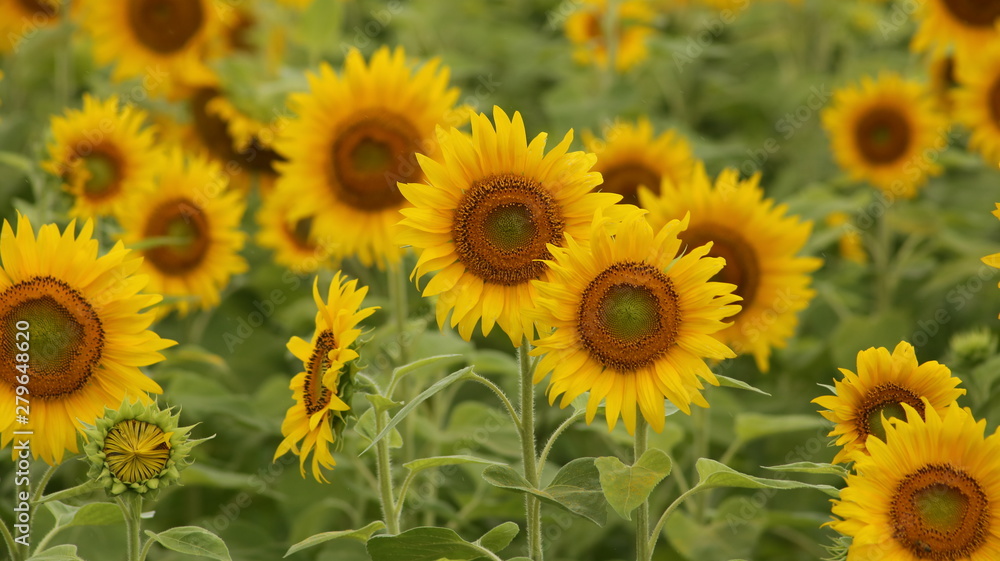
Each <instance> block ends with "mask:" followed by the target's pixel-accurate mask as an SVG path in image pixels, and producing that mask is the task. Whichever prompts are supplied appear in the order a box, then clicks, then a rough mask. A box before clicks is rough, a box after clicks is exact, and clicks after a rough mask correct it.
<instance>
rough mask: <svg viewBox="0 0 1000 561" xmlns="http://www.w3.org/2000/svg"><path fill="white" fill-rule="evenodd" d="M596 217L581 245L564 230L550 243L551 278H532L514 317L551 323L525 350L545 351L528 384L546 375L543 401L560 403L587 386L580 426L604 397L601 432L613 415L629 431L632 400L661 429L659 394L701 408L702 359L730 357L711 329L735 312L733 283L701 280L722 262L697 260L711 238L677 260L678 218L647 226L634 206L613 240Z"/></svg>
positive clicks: (711, 379) (705, 370) (708, 377)
mask: <svg viewBox="0 0 1000 561" xmlns="http://www.w3.org/2000/svg"><path fill="white" fill-rule="evenodd" d="M604 222H605V221H604V220H601V219H597V220H595V221H594V223H593V225H592V228H593V230H592V231H591V234H590V236H589V237H590V244H589V246H587V245H581V244H580V243H579V242H578V241H577V240H576V239H575V238H574V237H573V236H572V235H566V240H567V243H566V246H565V247H556V246H550V251H551V252H552V259H551V260H549V261H548V265H549V267H550V268H551V270H552V276H551V277H549V279H547V280H544V281H535V282H533V283H532V284H533V285H534V286H535V288H536V289H537V290H538V298H537V300H536V303H537V306H536V307H526V308H525V310H526V311H525V312H522V313H528V314H531V315H533V316H535V317H538V318H539V321H540V322H541V323H543V324H545V325H551V326H553V327H554V328H555V330H554V331H553V332H551V333H545V334H541V335H540V337H539V339H538V341H536V342H535V345H536V347H535V348H534V349H532V351H531V353H532V354H534V355H541V354H544V355H545V356H544V357H543V358H542V359H541V360H540V361H539V363H538V366H537V369H536V371H535V379H534V382H535V383H536V384H537V383H539V382H541V381H542V380H543V379H544V378H545V376H547V375H548V374H549V373H551V374H552V377H551V379H550V380H549V386H548V389H547V390H546V392H547V393H548V396H549V402H550V403H554V402H555V400H556V398H557V397H559V396H562V401H561V402H560V406H561V407H566V406H567V405H569V403H571V402H572V401H573V400H574V399H576V398H577V397H579V396H580V395H582V394H583V393H584V392H590V397H589V399H588V400H587V416H586V419H587V423H590V422H591V421H593V419H594V416H595V415H596V414H597V409H598V407H599V406H600V404H601V402H602V401H604V403H605V415H606V417H607V421H608V425H609V426H610V428H611V429H613V428H614V427H615V424H616V423H617V422H618V417H619V415H621V417H622V419H623V421H624V422H625V428H626V429H627V430H628V432H629V434H634V432H635V423H636V406H637V405H638V409H639V411H640V412H641V413H642V416H643V417H644V418H645V419H646V420H647V421H648V422H649V424H650V426H651V427H653V429H654V430H656V431H657V432H660V431H662V430H663V421H664V418H665V417H666V415H665V409H664V399H669V400H670V401H671V403H673V404H674V405H676V406H677V407H678V408H679V409H681V410H682V411H684V412H685V413H690V412H691V404H692V403H693V404H695V405H698V406H701V407H708V402H707V401H705V398H704V396H702V395H701V392H700V390H701V389H703V388H704V386H703V384H702V380H705V381H707V382H708V383H710V384H713V385H718V380H717V379H716V377H715V375H714V374H712V371H711V370H710V369H709V367H708V365H707V364H705V359H706V358H708V359H714V360H721V359H724V358H730V357H734V356H736V354H735V353H734V352H733V351H732V350H730V349H729V348H728V347H727V346H726V345H725V344H723V343H721V342H720V341H719V340H718V339H717V338H716V337H714V334H715V333H717V332H718V331H720V330H722V329H724V328H725V327H726V325H727V324H726V323H725V322H724V320H725V319H726V318H727V317H730V316H732V315H733V314H735V313H737V312H738V311H739V309H740V307H739V306H738V305H734V304H733V302H736V301H738V300H739V297H738V296H736V295H735V294H734V293H733V289H734V288H736V287H735V286H734V285H731V284H726V283H720V282H711V281H710V280H709V279H710V278H712V277H713V276H714V275H716V274H717V273H718V272H719V270H720V269H722V266H723V264H724V263H725V261H724V260H723V259H720V258H714V257H706V255H707V254H708V253H709V250H710V249H711V247H712V244H711V242H709V243H706V244H705V245H702V246H699V247H690V248H689V249H688V251H687V253H685V254H684V255H683V256H680V257H678V255H679V253H680V251H681V249H682V248H681V244H682V242H681V239H680V238H678V234H680V233H681V232H682V231H683V230H684V229H685V228H687V226H688V219H687V217H684V219H683V220H672V221H670V222H669V223H667V224H666V225H665V226H663V227H662V228H660V229H659V230H658V231H656V232H654V230H653V228H652V226H650V225H649V223H648V221H647V220H646V219H645V218H644V217H643V216H642V214H641V213H640V212H635V213H632V214H631V215H629V216H627V217H626V218H625V219H624V220H623V221H622V222H621V224H620V225H619V226H617V228H616V233H615V235H614V236H611V235H610V233H609V231H608V230H607V228H606V225H605V223H604ZM675 260H676V261H675Z"/></svg>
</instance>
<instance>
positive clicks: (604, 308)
mask: <svg viewBox="0 0 1000 561" xmlns="http://www.w3.org/2000/svg"><path fill="white" fill-rule="evenodd" d="M658 308H659V303H658V302H657V301H656V296H654V295H653V292H652V291H651V290H650V289H648V288H646V287H645V286H635V285H629V284H619V285H616V286H612V287H610V288H609V289H608V291H607V292H606V293H605V294H604V298H603V299H602V300H601V302H600V304H598V316H599V317H600V322H601V326H602V327H603V328H604V329H606V330H607V331H608V333H609V334H610V335H611V336H612V337H614V338H616V339H620V340H622V341H628V342H634V341H639V340H642V339H645V338H647V337H650V336H652V335H653V334H654V333H655V332H656V330H657V329H658V328H659V327H660V317H659V313H658Z"/></svg>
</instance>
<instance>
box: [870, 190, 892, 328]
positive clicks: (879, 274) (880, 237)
mask: <svg viewBox="0 0 1000 561" xmlns="http://www.w3.org/2000/svg"><path fill="white" fill-rule="evenodd" d="M889 210H890V209H889V208H886V210H885V213H883V214H882V216H881V217H880V218H879V219H878V225H877V226H876V236H877V239H876V241H875V251H873V252H872V261H873V264H874V265H875V283H876V284H875V290H876V292H875V309H876V310H877V311H878V312H879V313H883V312H886V311H888V310H889V305H890V303H891V302H890V299H891V296H892V295H891V294H890V287H889V280H890V279H889V277H890V271H889V262H890V261H891V259H892V256H891V253H892V233H891V232H890V231H889Z"/></svg>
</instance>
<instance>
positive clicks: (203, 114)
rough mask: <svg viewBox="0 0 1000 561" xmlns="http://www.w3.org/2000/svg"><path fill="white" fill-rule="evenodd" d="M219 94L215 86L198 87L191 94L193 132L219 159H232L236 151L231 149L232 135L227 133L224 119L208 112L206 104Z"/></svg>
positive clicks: (227, 129) (227, 128)
mask: <svg viewBox="0 0 1000 561" xmlns="http://www.w3.org/2000/svg"><path fill="white" fill-rule="evenodd" d="M219 95H221V93H220V92H219V90H218V89H216V88H198V89H197V90H195V92H194V93H193V94H191V105H190V108H191V121H192V123H193V124H194V130H195V133H196V134H197V135H198V138H199V139H201V142H202V144H204V145H205V148H207V149H208V151H209V152H211V154H212V155H213V156H215V157H216V158H218V159H220V160H226V161H229V160H233V159H235V158H236V156H237V154H236V151H235V150H234V149H233V137H232V136H230V135H229V127H228V126H227V125H226V121H225V120H224V119H222V118H220V117H219V116H218V115H216V114H214V113H209V112H208V108H207V105H208V103H209V102H210V101H212V100H213V99H215V98H216V97H218V96H219Z"/></svg>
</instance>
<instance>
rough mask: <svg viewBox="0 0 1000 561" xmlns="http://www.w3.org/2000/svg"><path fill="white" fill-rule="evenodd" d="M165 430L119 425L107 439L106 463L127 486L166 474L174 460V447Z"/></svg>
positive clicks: (130, 423) (129, 422) (134, 423)
mask: <svg viewBox="0 0 1000 561" xmlns="http://www.w3.org/2000/svg"><path fill="white" fill-rule="evenodd" d="M167 438H168V437H167V433H165V432H163V429H161V428H160V427H158V426H156V425H154V424H152V423H146V422H143V421H137V420H135V419H129V420H127V421H122V422H120V423H117V424H116V425H115V426H113V427H111V430H109V431H108V435H107V437H105V439H104V454H105V462H106V464H107V466H108V470H109V471H111V473H112V475H114V476H115V477H117V478H118V480H119V481H121V482H123V483H139V482H143V481H148V480H150V479H152V478H154V477H156V476H158V475H160V473H162V472H163V468H164V467H166V465H167V460H169V459H170V444H169V441H168V440H167Z"/></svg>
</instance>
